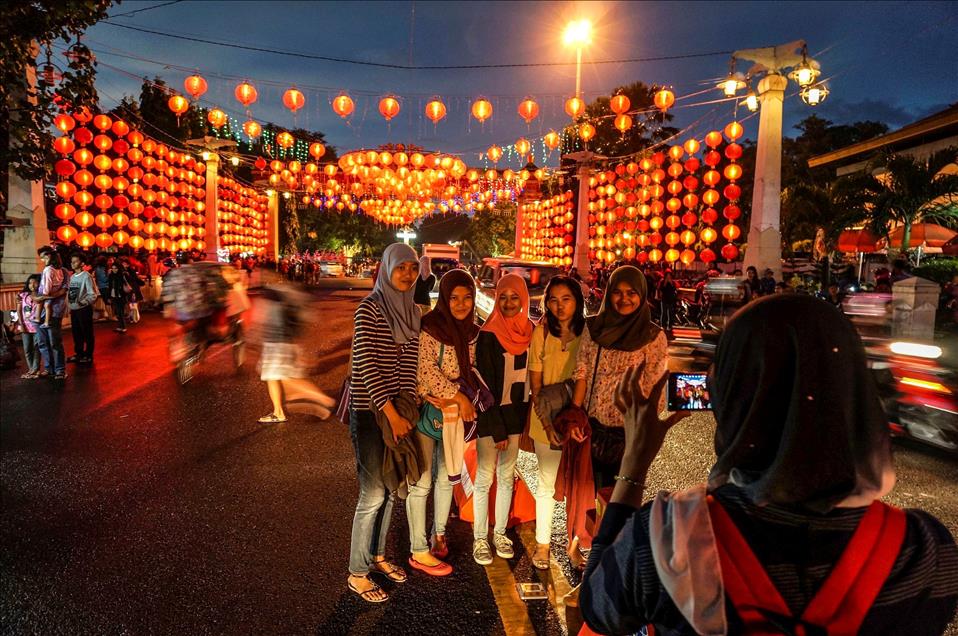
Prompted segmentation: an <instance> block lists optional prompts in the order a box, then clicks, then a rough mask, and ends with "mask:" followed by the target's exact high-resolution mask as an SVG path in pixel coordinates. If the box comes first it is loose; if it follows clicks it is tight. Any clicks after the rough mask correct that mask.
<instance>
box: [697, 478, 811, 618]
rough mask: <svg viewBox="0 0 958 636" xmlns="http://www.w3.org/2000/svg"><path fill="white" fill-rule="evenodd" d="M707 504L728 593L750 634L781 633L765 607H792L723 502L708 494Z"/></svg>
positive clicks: (784, 611)
mask: <svg viewBox="0 0 958 636" xmlns="http://www.w3.org/2000/svg"><path fill="white" fill-rule="evenodd" d="M708 506H709V516H710V517H711V519H712V530H713V532H714V533H715V544H716V547H717V548H718V554H719V563H720V565H721V567H722V583H723V585H724V586H725V593H726V595H727V596H728V598H729V600H731V601H732V604H733V605H734V606H735V611H736V612H737V613H738V615H739V617H740V618H741V619H742V622H743V623H744V624H745V626H746V630H747V632H748V633H749V634H761V633H769V634H771V633H778V630H776V629H775V628H774V627H773V626H772V625H771V624H770V623H769V621H768V619H767V618H766V616H765V614H764V613H763V612H762V610H765V611H768V612H774V613H775V614H779V615H781V616H791V615H792V612H791V610H789V609H788V605H786V603H785V601H784V599H782V595H781V594H779V592H778V590H777V589H776V588H775V585H774V584H773V583H772V580H771V579H770V578H769V577H768V574H767V573H766V572H765V568H763V567H762V564H761V563H760V562H759V560H758V558H757V557H756V556H755V553H754V552H752V549H751V548H750V547H749V546H748V543H747V542H746V541H745V538H744V537H743V536H742V533H741V532H739V529H738V528H737V527H736V525H735V522H734V521H732V518H731V517H730V516H729V514H728V513H727V512H726V511H725V508H723V507H722V504H720V503H719V502H718V500H716V499H715V498H714V497H712V496H711V495H709V497H708Z"/></svg>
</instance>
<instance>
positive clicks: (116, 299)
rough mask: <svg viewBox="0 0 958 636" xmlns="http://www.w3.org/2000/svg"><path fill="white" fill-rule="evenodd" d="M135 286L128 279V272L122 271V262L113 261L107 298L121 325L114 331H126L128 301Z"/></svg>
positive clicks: (108, 279)
mask: <svg viewBox="0 0 958 636" xmlns="http://www.w3.org/2000/svg"><path fill="white" fill-rule="evenodd" d="M132 290H133V288H132V287H131V286H130V283H128V282H127V280H126V274H124V273H123V272H122V271H120V263H119V262H118V261H113V263H112V264H111V265H110V273H109V274H108V275H107V299H108V300H109V303H110V306H111V307H113V314H114V316H115V317H116V320H117V322H119V323H120V324H119V326H117V328H116V329H114V330H113V331H116V332H117V333H126V303H127V299H128V298H129V297H130V292H131V291H132Z"/></svg>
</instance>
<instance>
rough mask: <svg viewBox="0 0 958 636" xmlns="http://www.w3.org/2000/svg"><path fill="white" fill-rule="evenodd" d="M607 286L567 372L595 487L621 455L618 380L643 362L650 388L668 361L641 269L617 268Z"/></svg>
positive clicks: (606, 480) (609, 476)
mask: <svg viewBox="0 0 958 636" xmlns="http://www.w3.org/2000/svg"><path fill="white" fill-rule="evenodd" d="M607 289H608V292H607V293H606V295H605V298H604V299H603V301H602V307H601V309H599V313H598V314H596V315H595V316H592V317H591V318H589V319H588V320H587V327H588V328H587V329H586V330H585V331H584V332H583V334H582V342H581V343H580V344H579V352H578V359H577V362H576V369H575V373H574V374H573V376H572V377H573V378H574V379H575V381H576V385H575V393H574V394H573V396H572V402H573V403H574V404H575V405H577V406H582V407H584V408H585V410H586V413H587V414H588V416H589V425H590V427H591V436H592V439H591V447H592V469H593V472H594V474H595V487H596V490H598V489H600V488H604V487H606V486H612V485H614V483H615V481H614V479H613V477H614V476H615V471H616V470H617V469H618V467H619V461H620V460H621V459H622V454H621V453H622V449H623V446H622V439H623V431H622V425H623V423H624V420H623V418H622V413H621V412H620V411H619V410H618V409H616V408H615V389H616V387H617V386H618V384H619V380H621V379H622V376H623V375H625V372H626V371H627V370H628V369H630V368H632V367H635V366H638V365H640V364H643V363H644V368H645V374H644V375H643V377H642V387H643V389H644V390H646V391H647V392H648V391H651V389H652V386H653V385H654V384H655V381H656V380H657V379H658V378H659V376H660V375H662V372H663V371H665V368H666V362H667V359H668V342H667V340H666V337H665V332H663V331H662V330H661V329H659V328H658V327H657V326H655V324H653V323H652V310H651V309H650V308H649V302H648V293H647V290H646V283H645V276H644V275H643V274H642V272H640V271H639V270H638V269H636V268H635V267H632V266H631V265H628V266H625V267H620V268H618V269H617V270H615V271H614V272H613V273H612V276H611V278H610V279H609V286H608V287H607ZM661 408H665V406H664V402H663V403H662V405H661ZM573 438H574V439H576V441H582V439H584V436H583V435H582V434H581V433H578V432H573ZM583 539H584V537H583Z"/></svg>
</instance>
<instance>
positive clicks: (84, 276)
mask: <svg viewBox="0 0 958 636" xmlns="http://www.w3.org/2000/svg"><path fill="white" fill-rule="evenodd" d="M97 295H98V292H97V287H96V282H94V280H93V276H91V275H90V272H83V271H81V272H80V273H79V274H74V275H73V276H71V277H70V286H69V287H68V288H67V302H68V303H69V305H70V309H71V310H72V311H77V310H79V309H83V308H84V307H89V306H90V305H92V304H93V303H95V302H96V297H97Z"/></svg>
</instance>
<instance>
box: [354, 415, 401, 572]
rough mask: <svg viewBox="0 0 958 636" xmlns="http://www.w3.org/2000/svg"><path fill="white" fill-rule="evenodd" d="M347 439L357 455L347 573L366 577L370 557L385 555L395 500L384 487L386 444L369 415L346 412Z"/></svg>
mask: <svg viewBox="0 0 958 636" xmlns="http://www.w3.org/2000/svg"><path fill="white" fill-rule="evenodd" d="M349 435H350V437H351V438H352V440H353V450H354V451H355V452H356V474H357V477H358V478H359V501H358V502H356V514H355V515H354V516H353V531H352V537H351V539H350V547H349V573H350V574H356V575H359V576H365V575H366V574H367V573H368V572H369V569H370V567H371V566H372V563H373V557H376V556H383V555H385V553H386V535H387V533H388V532H389V522H390V520H391V519H392V514H393V503H394V498H393V495H392V493H390V492H389V491H388V490H387V489H386V485H385V484H384V483H383V453H384V452H385V451H386V444H385V443H384V442H383V435H382V431H380V429H379V425H377V424H376V416H375V415H373V413H372V411H355V410H353V409H350V410H349Z"/></svg>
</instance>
